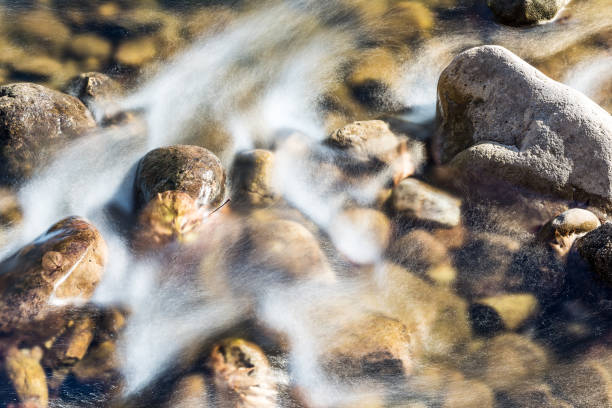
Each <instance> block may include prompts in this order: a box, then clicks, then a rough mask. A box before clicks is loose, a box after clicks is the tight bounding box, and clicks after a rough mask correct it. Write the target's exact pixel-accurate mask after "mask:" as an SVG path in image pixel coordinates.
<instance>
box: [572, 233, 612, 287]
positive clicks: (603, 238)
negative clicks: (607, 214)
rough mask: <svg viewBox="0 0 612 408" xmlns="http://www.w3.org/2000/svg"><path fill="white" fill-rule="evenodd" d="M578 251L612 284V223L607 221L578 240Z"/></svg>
mask: <svg viewBox="0 0 612 408" xmlns="http://www.w3.org/2000/svg"><path fill="white" fill-rule="evenodd" d="M576 246H577V248H578V252H579V253H580V255H582V257H583V258H584V259H586V260H587V262H588V263H589V264H590V265H591V267H592V268H593V269H594V270H595V272H597V274H598V275H599V276H600V277H601V278H602V279H603V280H605V281H606V282H608V283H610V284H612V224H611V223H606V224H604V225H602V226H601V227H599V228H597V229H596V230H593V231H591V232H589V233H588V234H586V235H585V236H584V237H582V238H580V239H579V240H578V241H577V242H576Z"/></svg>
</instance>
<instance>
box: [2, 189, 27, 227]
mask: <svg viewBox="0 0 612 408" xmlns="http://www.w3.org/2000/svg"><path fill="white" fill-rule="evenodd" d="M22 218H23V212H22V209H21V205H20V204H19V200H18V198H17V195H16V194H15V193H14V192H13V191H12V190H10V189H8V188H5V187H0V228H10V227H12V226H16V225H18V224H19V223H20V222H21V220H22Z"/></svg>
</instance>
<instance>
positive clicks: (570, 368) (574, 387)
mask: <svg viewBox="0 0 612 408" xmlns="http://www.w3.org/2000/svg"><path fill="white" fill-rule="evenodd" d="M611 363H612V359H611V358H610V354H609V351H608V350H607V349H606V350H604V351H603V353H596V354H595V355H593V353H586V355H585V356H583V357H580V358H577V359H576V360H575V361H572V362H569V363H565V364H559V365H557V366H556V367H554V370H551V373H550V377H551V378H550V382H551V384H552V385H553V389H554V391H556V393H557V394H558V395H560V396H561V397H563V399H565V400H566V401H569V402H570V403H571V404H572V406H574V407H576V408H591V407H609V406H611V405H612V369H611V367H612V364H611Z"/></svg>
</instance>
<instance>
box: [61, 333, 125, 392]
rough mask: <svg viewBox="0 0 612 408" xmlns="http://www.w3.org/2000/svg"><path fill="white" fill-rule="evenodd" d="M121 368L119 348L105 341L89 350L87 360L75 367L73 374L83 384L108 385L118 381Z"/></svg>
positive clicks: (84, 359)
mask: <svg viewBox="0 0 612 408" xmlns="http://www.w3.org/2000/svg"><path fill="white" fill-rule="evenodd" d="M119 367H120V363H119V359H118V356H117V346H116V345H115V343H114V342H112V341H105V342H102V343H100V344H98V345H97V346H95V347H93V348H92V349H91V350H89V352H88V353H87V354H86V355H85V358H83V359H82V360H81V361H79V362H78V363H77V364H76V365H75V366H74V368H73V369H72V373H73V374H74V376H75V377H76V379H77V380H78V381H79V382H81V383H93V382H97V381H102V382H106V383H108V382H113V381H115V380H117V377H118V375H119V369H120V368H119Z"/></svg>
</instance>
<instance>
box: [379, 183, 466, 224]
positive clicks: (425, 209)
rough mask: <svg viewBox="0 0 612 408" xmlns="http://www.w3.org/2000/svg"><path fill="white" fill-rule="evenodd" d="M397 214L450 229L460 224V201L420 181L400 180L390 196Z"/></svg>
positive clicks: (392, 206)
mask: <svg viewBox="0 0 612 408" xmlns="http://www.w3.org/2000/svg"><path fill="white" fill-rule="evenodd" d="M390 201H391V208H392V209H393V210H394V211H395V212H396V213H398V214H400V215H402V216H404V217H407V218H410V219H413V220H415V221H420V222H423V223H427V224H434V225H440V226H443V227H447V228H451V227H455V226H457V225H459V223H460V222H461V200H459V199H458V198H455V197H453V196H451V195H450V194H448V193H445V192H444V191H441V190H438V189H436V188H434V187H432V186H430V185H428V184H426V183H424V182H422V181H420V180H417V179H414V178H407V179H404V180H402V181H401V182H400V183H399V184H398V185H397V186H395V188H394V189H393V193H392V195H391V199H390Z"/></svg>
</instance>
